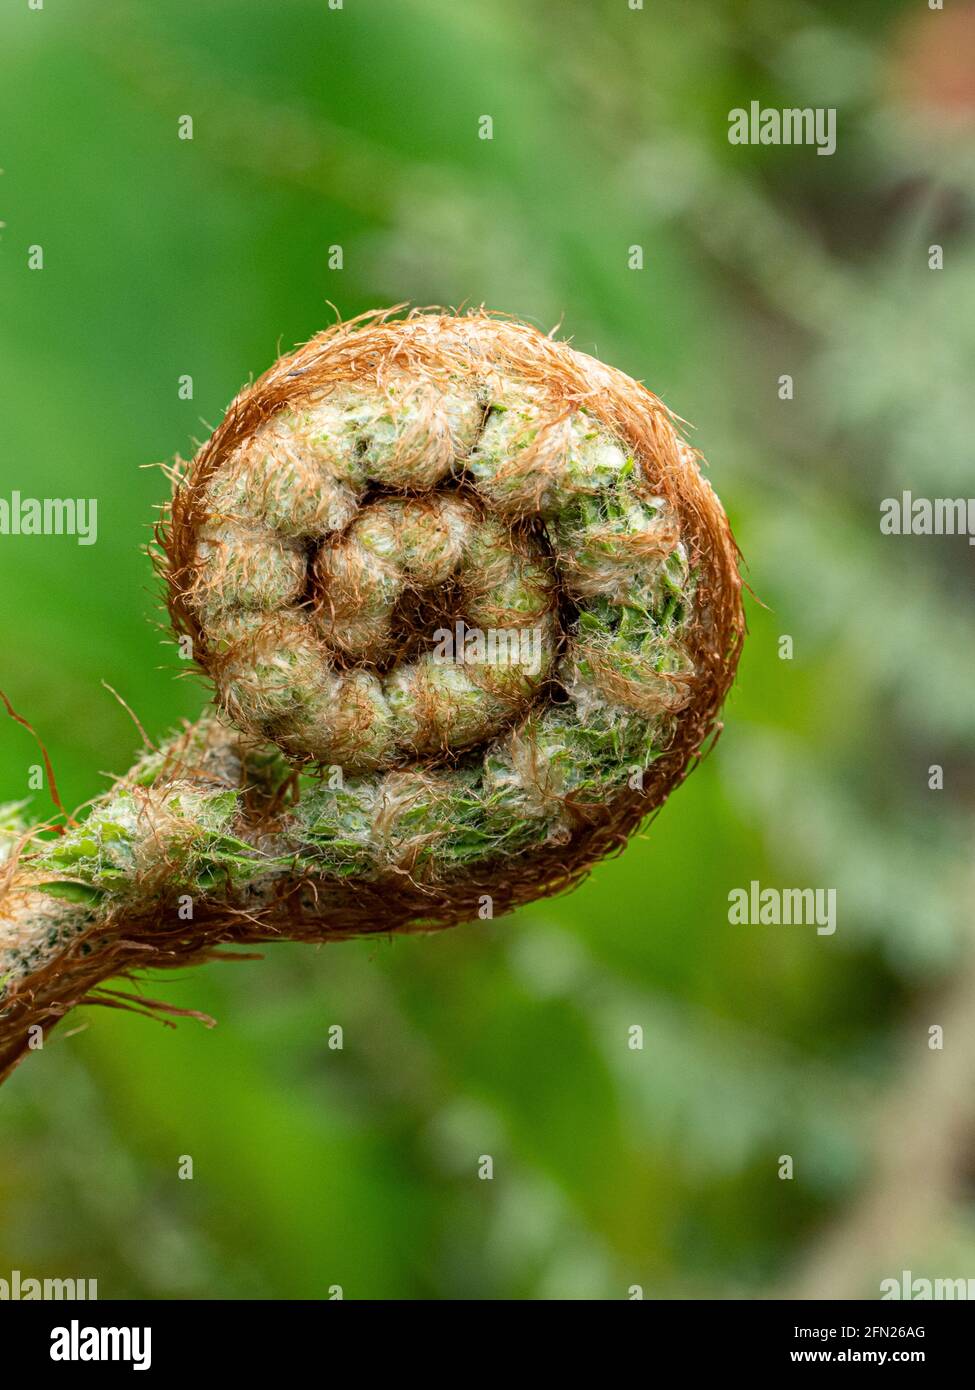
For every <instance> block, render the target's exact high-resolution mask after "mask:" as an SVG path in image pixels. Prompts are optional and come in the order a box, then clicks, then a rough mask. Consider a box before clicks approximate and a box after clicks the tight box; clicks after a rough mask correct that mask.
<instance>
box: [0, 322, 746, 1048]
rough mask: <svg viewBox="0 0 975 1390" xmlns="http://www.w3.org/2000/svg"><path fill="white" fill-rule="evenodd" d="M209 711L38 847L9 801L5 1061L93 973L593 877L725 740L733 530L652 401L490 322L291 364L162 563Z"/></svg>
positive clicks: (178, 513) (250, 399)
mask: <svg viewBox="0 0 975 1390" xmlns="http://www.w3.org/2000/svg"><path fill="white" fill-rule="evenodd" d="M154 555H155V559H156V562H157V565H158V567H159V569H160V571H161V573H162V575H163V577H164V580H165V585H166V593H167V601H168V607H169V612H170V616H171V619H172V623H173V627H174V629H175V632H176V634H177V636H178V638H179V642H180V649H181V654H182V655H183V656H186V657H190V658H191V659H192V660H194V661H195V663H196V664H197V666H198V667H199V668H200V670H202V671H203V672H204V673H205V674H206V676H207V677H208V678H209V680H210V681H211V682H212V686H213V691H214V697H215V709H214V710H213V711H212V712H211V713H209V714H207V715H205V716H204V717H203V718H202V719H201V720H200V722H199V723H198V724H196V725H195V726H193V727H191V728H188V729H186V730H184V731H183V732H181V733H180V734H179V735H178V736H176V737H175V738H173V739H172V740H171V741H170V742H168V743H167V744H165V745H164V746H163V747H162V748H161V749H160V750H159V751H157V752H152V753H149V754H147V755H146V756H143V757H142V758H141V759H140V760H139V761H138V762H137V763H136V764H135V766H134V767H133V768H132V769H131V771H130V772H129V773H127V774H126V776H124V777H122V778H120V779H119V781H118V782H117V783H116V784H115V785H114V786H113V787H112V788H111V790H110V791H109V792H107V793H106V794H105V795H103V796H101V797H99V798H98V799H97V800H96V801H95V802H94V803H92V805H91V807H90V810H89V811H88V813H87V814H86V816H85V818H84V819H83V820H82V821H81V822H80V823H75V822H74V821H72V820H68V819H66V820H65V823H64V824H63V825H61V826H60V827H59V829H60V832H61V833H60V834H58V835H57V836H56V837H54V838H44V837H43V836H41V835H38V834H37V833H36V832H32V831H31V828H30V827H29V826H28V825H27V824H25V823H24V822H22V820H21V819H20V815H19V812H18V810H17V809H16V808H7V811H6V812H5V813H2V814H0V875H2V878H0V1076H3V1075H5V1074H6V1073H7V1072H9V1070H10V1068H11V1067H12V1066H13V1065H14V1064H15V1063H16V1062H17V1060H18V1059H19V1058H20V1057H21V1055H22V1054H23V1052H24V1050H25V1048H26V1047H27V1046H29V1045H30V1042H31V1040H32V1039H33V1038H36V1037H37V1036H38V1035H39V1033H40V1035H43V1033H44V1031H46V1030H47V1029H49V1028H50V1027H51V1026H52V1025H53V1024H54V1023H56V1022H57V1020H58V1019H59V1018H61V1017H62V1016H63V1015H64V1014H65V1013H66V1012H67V1011H68V1010H69V1009H71V1008H72V1007H73V1006H74V1005H76V1004H78V1003H81V1002H85V1001H88V1002H93V1001H102V1002H109V1003H111V1002H114V1003H124V1002H126V1001H127V1000H129V999H131V998H132V996H128V995H126V994H125V993H123V992H120V991H107V990H105V989H104V988H103V982H104V981H106V980H108V979H111V978H114V977H120V976H121V977H125V976H129V975H131V973H132V972H133V971H136V970H139V969H144V968H146V967H156V968H158V967H166V966H183V965H186V964H188V963H191V962H194V961H201V960H206V959H209V958H212V957H214V956H215V955H218V954H220V951H221V948H222V947H224V946H226V945H227V944H230V943H258V942H264V941H271V940H281V939H283V938H284V939H291V940H305V941H326V940H337V939H343V938H347V937H351V936H357V935H362V934H366V933H377V932H393V931H429V930H432V929H436V928H441V927H447V926H451V925H454V924H456V923H460V922H465V921H471V920H474V919H476V918H478V917H485V916H489V915H490V916H494V915H499V914H501V913H505V912H509V911H511V909H513V908H515V907H517V906H518V905H519V904H522V903H526V902H528V901H530V900H531V899H533V898H538V897H541V896H544V895H547V894H551V893H555V892H559V891H561V890H564V889H566V888H570V887H572V886H574V885H575V884H577V883H578V882H579V880H580V879H581V878H582V877H583V876H584V874H585V873H586V871H587V869H588V868H589V866H590V865H592V864H593V863H594V862H595V861H596V860H598V859H600V858H602V857H603V856H605V855H607V854H610V853H612V852H614V851H616V850H619V849H620V848H621V847H622V846H623V845H624V844H625V842H626V839H627V837H628V836H629V835H630V833H631V832H632V831H633V830H634V829H635V828H636V827H637V826H638V825H639V824H640V822H641V821H643V820H644V819H645V818H646V816H647V815H648V813H649V812H651V811H653V810H654V809H655V808H656V807H658V806H659V805H660V804H661V803H662V801H663V800H664V799H665V797H666V796H667V794H668V793H669V791H670V790H671V788H672V787H674V786H675V785H676V784H677V783H678V782H679V781H680V780H681V779H682V778H683V777H684V776H685V774H686V772H687V771H688V769H689V767H690V766H691V765H692V764H693V761H694V760H695V758H696V757H697V755H698V754H699V752H700V750H701V748H702V745H703V744H704V743H705V741H706V740H707V739H708V738H709V736H710V735H711V734H712V733H713V732H714V731H715V729H716V727H717V726H716V719H717V715H718V711H719V708H720V705H721V702H722V700H723V698H724V696H725V694H726V692H727V690H728V687H729V685H730V683H731V681H732V678H733V675H734V671H735V667H736V664H737V660H738V655H739V651H740V647H741V642H742V634H743V630H744V624H743V616H742V604H741V581H740V577H739V573H738V565H737V558H738V557H737V550H736V547H735V543H734V540H733V538H732V535H731V531H730V529H729V526H728V522H727V519H726V517H725V514H724V512H723V511H722V509H721V506H720V504H719V502H718V500H717V498H716V497H715V495H714V493H713V492H712V490H711V488H710V486H709V485H708V484H707V483H706V482H705V481H704V480H703V478H702V477H701V474H700V472H699V469H698V462H697V456H696V455H695V453H694V451H693V450H692V449H691V448H690V447H689V446H688V445H687V444H686V443H685V442H684V441H683V440H682V438H681V437H680V434H679V433H678V431H677V428H676V427H675V423H674V420H673V419H672V417H671V416H670V414H669V413H668V411H667V410H666V408H665V407H664V406H663V405H662V404H661V402H660V401H659V400H658V399H657V398H656V397H655V396H653V395H651V393H650V392H649V391H647V390H646V389H645V388H644V387H643V386H641V385H639V384H638V383H637V382H635V381H633V380H631V379H630V378H629V377H627V376H625V375H624V374H623V373H621V372H619V371H616V370H614V369H612V368H610V367H607V366H605V365H603V364H602V363H600V362H598V361H596V360H595V359H593V358H591V357H587V356H584V355H583V354H582V353H579V352H576V351H574V350H573V349H572V348H570V347H569V346H568V345H567V344H565V343H561V342H556V341H554V340H553V339H552V338H550V337H545V336H544V335H543V334H541V333H539V332H538V331H537V330H535V329H534V328H530V327H528V326H526V325H525V324H522V323H518V322H513V321H510V320H507V319H503V318H497V317H491V316H488V315H486V314H484V313H481V312H477V313H470V314H466V315H463V316H460V317H454V316H448V315H446V314H441V313H439V312H417V311H414V312H412V313H409V314H408V315H407V316H406V317H405V318H397V317H394V315H393V312H392V311H390V312H384V313H372V314H367V315H363V316H362V317H360V318H358V319H355V320H353V321H351V322H347V323H339V324H336V325H335V326H334V327H332V328H330V329H329V330H327V331H326V332H323V333H321V334H319V335H318V336H317V337H315V338H313V339H312V340H311V342H309V343H308V344H306V345H305V346H304V347H301V348H299V349H298V350H297V351H296V352H293V353H291V354H290V355H288V356H285V357H282V358H280V359H279V360H278V361H277V362H275V364H274V365H273V366H272V367H271V369H270V370H269V371H268V372H267V373H266V374H265V375H264V376H263V377H261V378H260V379H259V380H258V381H257V382H256V383H255V384H254V385H252V386H250V387H248V388H247V389H246V390H244V391H243V392H242V393H241V394H240V395H239V396H238V397H237V399H236V400H235V401H234V403H233V404H232V405H231V407H230V409H229V411H228V412H227V415H226V418H225V419H224V421H223V423H222V424H221V425H220V427H219V428H218V429H217V431H216V432H215V433H214V434H213V436H212V437H211V438H210V439H209V440H208V441H207V443H206V444H205V445H204V446H203V448H202V449H201V450H200V452H199V453H198V454H197V456H196V458H195V459H194V460H193V462H192V464H190V465H189V466H188V467H186V468H185V469H181V470H177V472H176V474H175V478H174V490H173V497H172V500H171V503H170V506H169V509H168V513H167V515H166V517H165V520H164V521H163V523H162V524H161V526H160V528H159V530H158V534H157V544H156V546H155V547H154Z"/></svg>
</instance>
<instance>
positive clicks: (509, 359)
mask: <svg viewBox="0 0 975 1390" xmlns="http://www.w3.org/2000/svg"><path fill="white" fill-rule="evenodd" d="M395 312H396V311H392V310H391V311H388V312H375V313H370V314H367V315H363V316H361V317H360V318H358V319H355V320H352V321H349V322H342V323H337V324H335V325H334V326H333V327H332V328H330V329H328V330H326V331H325V332H322V333H320V334H318V335H316V336H315V337H314V338H313V339H311V341H310V342H308V343H306V344H305V345H304V346H302V347H300V348H298V349H297V351H295V352H293V353H291V354H289V355H287V356H284V357H281V358H279V359H278V361H276V362H275V363H274V365H273V366H272V367H271V368H270V369H269V370H268V371H267V372H265V373H264V375H263V376H261V377H260V378H259V379H258V380H257V381H256V382H254V384H253V385H251V386H249V387H247V388H246V389H245V390H243V391H242V392H241V393H240V395H239V396H238V397H237V398H236V400H235V401H234V402H233V404H232V405H231V406H230V408H229V410H228V411H227V414H226V417H225V419H224V421H223V423H222V424H221V425H220V426H219V428H218V429H217V430H216V431H215V433H214V434H213V435H212V436H211V437H210V439H209V440H208V441H207V442H206V443H205V444H204V445H203V447H202V448H201V450H200V451H199V453H198V454H197V456H196V458H195V459H194V460H193V462H192V464H191V465H190V466H189V467H188V469H187V471H186V472H185V474H183V475H179V476H178V477H177V480H176V485H175V490H174V495H173V498H172V502H171V507H170V510H169V514H168V516H167V517H166V519H165V520H164V522H163V523H162V524H161V526H160V528H159V530H158V537H157V538H158V541H159V546H160V553H159V556H158V557H157V558H158V560H159V565H160V569H161V572H162V574H163V576H164V578H165V582H166V586H167V602H168V607H169V613H170V616H171V620H172V625H173V628H174V630H175V632H176V633H177V634H188V635H189V636H190V637H191V638H192V639H193V643H194V650H195V651H196V652H198V653H200V654H201V664H202V665H203V667H204V669H205V668H206V660H207V658H206V642H205V639H204V636H203V634H202V632H201V630H200V626H199V623H198V621H197V618H196V616H195V614H194V611H193V608H192V606H191V605H190V604H189V603H188V602H187V594H188V593H189V591H190V590H191V587H192V583H193V576H194V564H195V547H196V537H197V532H198V530H199V528H200V526H201V524H202V523H203V521H204V520H205V517H206V512H207V507H206V501H205V496H204V493H205V488H206V486H207V483H208V482H209V480H210V479H211V478H212V477H213V475H214V473H215V472H216V470H217V469H218V468H220V467H221V465H222V464H223V463H224V462H225V461H226V460H227V459H228V458H229V457H230V455H231V454H232V453H233V452H234V450H235V449H236V448H237V446H238V445H240V444H241V443H242V442H244V441H246V440H247V439H248V438H249V437H250V436H251V435H252V434H253V433H254V431H255V430H257V429H258V428H259V427H260V426H261V425H263V424H264V423H265V422H266V421H268V420H269V419H270V418H271V417H272V416H273V415H274V414H275V413H276V412H277V411H279V410H280V409H281V408H282V407H284V406H288V405H295V404H299V403H301V402H303V401H304V400H305V399H306V398H307V397H308V395H309V393H311V392H313V391H321V389H322V388H325V387H329V386H332V385H335V384H337V383H342V382H348V381H353V380H360V381H361V380H373V381H376V382H379V383H381V382H382V380H383V377H384V374H385V373H387V372H388V371H389V370H391V369H397V370H400V369H407V370H419V371H420V372H422V373H423V374H424V375H431V376H433V377H438V376H443V377H444V378H446V377H447V376H448V375H450V374H456V373H458V372H459V373H463V374H464V375H465V376H466V375H468V374H470V373H471V372H472V371H476V370H477V369H478V364H479V363H480V364H482V365H489V366H490V367H493V368H495V369H500V370H501V371H503V372H506V373H508V372H510V373H511V374H513V375H517V376H519V377H521V378H522V379H524V380H527V381H529V382H538V383H542V384H544V385H545V386H546V387H547V388H549V389H550V390H553V391H554V392H555V393H556V396H557V398H558V400H560V401H561V402H562V404H563V405H564V409H565V412H566V413H568V412H570V411H571V410H573V409H576V408H578V407H579V406H583V405H584V406H585V408H586V410H587V411H588V412H590V413H591V414H592V415H594V416H595V417H597V418H598V419H599V420H601V421H603V422H604V423H605V424H606V425H607V426H608V427H609V428H610V429H611V430H613V431H614V432H615V433H616V434H617V435H619V436H621V437H622V438H623V439H624V440H625V441H627V442H628V444H629V445H630V446H631V447H632V449H633V450H634V453H635V456H636V458H637V460H638V463H639V466H640V467H641V469H642V470H643V473H644V476H645V478H646V480H647V482H648V483H649V485H650V487H651V488H652V489H653V491H654V492H655V493H657V494H660V495H663V496H665V497H667V498H668V499H669V500H670V502H671V503H672V504H673V506H674V508H675V510H676V512H677V516H678V518H679V522H680V529H681V537H682V540H683V541H684V544H685V545H686V546H687V548H688V552H689V556H690V561H691V564H692V566H694V567H695V568H696V569H697V570H698V572H699V575H700V578H699V582H698V584H697V588H696V591H695V600H694V604H695V607H694V615H693V619H692V622H691V624H690V625H689V627H688V629H687V634H686V641H687V645H688V650H689V653H690V655H691V658H692V661H693V671H694V674H693V677H692V680H691V685H692V690H691V698H690V703H689V704H688V705H687V706H686V708H684V709H683V711H682V712H681V713H680V715H679V717H678V718H677V720H676V721H675V727H676V732H675V735H674V738H673V740H672V742H671V744H670V746H669V748H668V749H667V751H666V752H665V753H664V754H663V755H662V756H661V757H659V758H658V759H657V760H656V761H654V762H653V763H652V765H651V766H650V768H649V769H648V770H647V772H646V774H645V778H644V788H643V790H642V791H630V790H626V791H623V792H620V793H618V794H616V795H614V796H613V797H612V798H611V799H608V800H607V801H606V803H605V804H603V805H600V806H593V805H592V804H587V805H586V806H584V807H583V806H580V807H579V808H578V817H577V824H576V827H575V830H574V832H573V833H572V836H571V839H570V840H569V841H568V843H565V844H560V845H547V846H545V847H543V848H540V849H535V850H532V851H529V852H527V853H524V854H522V855H520V856H512V857H510V858H505V859H504V860H503V861H502V862H501V863H500V864H499V863H498V862H497V861H496V862H494V863H493V864H486V865H485V866H484V867H483V869H482V870H481V871H480V872H478V871H475V870H471V869H470V868H465V869H464V870H463V871H462V872H460V873H457V874H455V875H454V876H453V877H450V876H448V877H445V878H443V879H442V880H441V881H439V882H436V883H434V884H430V883H424V884H422V885H420V884H417V883H414V882H412V881H411V880H410V878H409V877H408V876H406V875H404V874H401V873H397V874H391V875H389V876H387V877H385V878H384V879H381V880H378V881H372V882H365V881H359V880H356V881H354V882H351V883H350V882H349V881H347V880H337V879H329V878H324V877H323V878H319V879H317V880H314V879H311V880H306V881H304V882H300V883H292V884H291V885H290V886H289V888H288V890H287V891H285V892H282V894H281V895H280V896H279V897H278V898H277V899H276V900H275V901H273V902H272V903H270V904H267V905H264V906H262V909H261V911H260V913H257V914H255V913H252V912H248V911H245V910H244V909H243V908H242V907H240V906H237V905H234V904H228V903H227V902H225V901H214V902H203V903H200V904H198V906H197V909H196V912H195V918H194V920H193V921H192V922H189V923H180V924H179V925H178V926H176V925H174V922H173V918H172V916H171V915H167V917H166V921H165V923H164V924H161V923H160V914H159V910H158V905H154V907H153V910H152V911H151V913H149V915H148V916H146V917H140V916H139V915H136V914H132V913H131V912H130V913H127V914H126V915H125V916H124V917H119V918H113V919H110V920H108V921H102V922H100V923H99V924H98V926H97V927H96V928H92V930H91V931H90V932H89V933H88V934H87V937H88V939H87V940H86V939H85V938H81V939H79V940H77V941H75V942H74V943H73V944H72V946H71V947H70V948H68V949H67V950H66V951H64V952H63V953H62V954H61V955H59V956H58V957H57V958H55V959H53V960H51V961H50V962H49V963H48V964H47V965H46V966H45V967H44V968H43V969H41V970H40V971H38V972H37V973H36V974H35V975H34V976H33V977H32V978H31V979H30V980H28V981H25V982H24V984H23V985H22V986H21V987H20V988H18V990H17V991H16V994H15V996H14V998H13V1000H12V1003H11V1006H10V1007H9V1008H8V1009H7V1011H6V1013H5V1016H4V1017H3V1018H2V1019H0V1079H2V1077H3V1076H5V1075H6V1074H7V1073H8V1072H9V1070H10V1069H11V1068H12V1066H14V1065H15V1064H16V1062H17V1061H18V1060H19V1058H20V1057H21V1055H22V1054H23V1051H24V1049H25V1045H26V1030H27V1028H28V1027H29V1025H30V1024H32V1023H40V1024H41V1025H42V1026H43V1028H44V1029H45V1032H46V1031H47V1030H49V1028H50V1027H51V1026H52V1024H54V1023H55V1022H57V1020H58V1019H59V1018H60V1017H61V1016H63V1015H64V1014H65V1013H67V1012H68V1011H69V1010H70V1009H71V1008H73V1007H74V1006H75V1005H76V1004H79V1003H84V1002H99V1003H102V1004H108V1005H115V1006H117V1007H127V1006H131V1005H132V1004H135V1005H143V1006H145V1004H146V1001H145V1000H143V999H142V998H141V996H139V995H131V996H129V995H127V994H126V993H116V994H112V993H111V992H107V991H105V990H101V991H99V986H100V985H101V983H102V982H103V981H105V980H107V979H110V978H115V977H119V976H129V975H131V973H132V972H134V971H143V970H145V969H147V968H169V967H176V966H179V967H183V966H186V965H190V964H193V963H196V962H200V961H205V960H209V959H212V958H214V957H215V956H218V955H219V954H220V953H221V949H220V948H221V947H224V946H227V945H233V944H245V945H252V944H259V943H264V942H268V941H274V940H291V941H307V942H322V941H335V940H344V939H347V938H349V937H354V936H363V935H371V934H378V933H392V932H406V931H433V930H440V929H443V928H446V927H450V926H454V925H457V924H460V923H463V922H469V921H471V920H474V919H476V918H477V915H478V905H479V901H480V900H481V898H482V897H483V896H484V895H490V897H491V898H492V900H493V911H494V915H502V914H504V913H507V912H510V911H512V910H513V909H514V908H517V907H518V906H520V905H522V904H524V903H527V902H531V901H533V900H534V899H537V898H540V897H545V896H549V895H551V894H555V893H560V892H565V891H567V890H570V889H572V888H574V887H575V886H576V885H577V884H578V883H579V882H580V880H581V879H583V878H584V877H585V875H586V874H587V872H588V870H589V869H590V867H591V866H592V865H593V864H594V863H595V862H597V861H598V860H600V859H603V858H605V857H606V856H607V855H611V854H615V853H617V852H619V851H620V850H622V849H623V847H624V846H625V845H626V842H627V840H628V838H629V836H630V835H631V834H632V833H633V831H634V830H635V829H636V828H637V827H638V826H639V825H640V823H641V822H643V821H645V820H646V819H647V818H648V816H650V815H651V814H652V813H653V812H655V811H656V810H657V809H658V808H659V807H660V806H661V805H662V804H663V802H664V801H665V799H666V798H667V796H668V795H669V794H670V792H671V791H672V790H673V788H674V787H675V786H677V785H678V784H679V783H680V782H681V781H682V780H683V779H684V777H686V775H687V773H688V772H689V771H690V769H691V768H692V767H693V766H695V764H696V762H697V760H698V759H699V758H700V756H701V755H702V752H703V750H704V749H705V748H706V747H707V746H709V744H710V743H711V742H713V739H714V737H715V736H716V735H717V733H718V731H719V730H720V725H719V723H718V713H719V710H720V707H721V704H722V702H723V700H724V698H725V695H726V694H727V692H728V689H729V686H730V685H731V683H732V680H733V678H734V674H735V669H736V666H737V662H738V658H739V654H740V650H741V646H742V641H743V635H744V614H743V607H742V581H741V578H740V575H739V568H738V562H739V553H738V549H737V546H736V544H735V541H734V538H733V536H732V533H731V529H730V527H729V524H728V520H727V518H726V516H725V513H724V511H723V509H722V507H721V505H720V503H719V501H718V499H717V498H716V496H715V494H714V492H713V491H712V489H711V487H710V485H709V484H708V483H707V481H706V480H705V479H704V478H703V477H702V475H701V472H700V470H699V455H698V454H697V453H696V451H694V450H693V449H692V448H690V447H689V446H688V445H687V444H686V443H685V442H684V441H683V440H682V438H681V436H680V434H679V433H678V429H677V427H676V423H675V419H674V417H673V416H672V415H671V413H670V412H669V411H668V410H667V408H666V407H665V406H664V405H663V404H662V402H661V401H660V400H658V399H657V397H656V396H654V395H653V394H652V393H651V392H650V391H648V390H647V389H646V388H645V387H644V386H642V385H641V384H639V383H638V382H636V381H634V380H632V379H631V378H629V377H628V376H626V375H625V374H624V373H622V372H620V371H617V370H615V369H613V368H610V367H607V366H605V365H604V364H602V363H600V362H598V361H596V360H595V359H593V358H591V357H588V356H585V355H583V354H581V353H579V352H576V351H575V350H574V349H572V348H571V347H569V346H568V345H567V344H565V343H562V342H557V341H555V340H553V339H552V338H550V337H547V336H545V335H544V334H542V333H540V332H538V331H537V330H536V329H534V328H531V327H528V326H526V325H525V324H522V323H518V322H513V321H509V320H506V319H503V318H496V317H492V316H489V315H486V314H484V313H482V312H475V313H470V314H467V315H464V316H460V317H454V316H449V315H446V314H440V313H436V312H430V311H424V312H419V311H414V312H412V313H410V314H409V315H407V316H406V317H405V318H395V317H392V315H393V314H394V313H395ZM264 813H265V812H261V814H264ZM93 945H94V949H92V946H93ZM86 952H87V953H86ZM149 1007H152V1008H157V1007H161V1008H163V1009H165V1008H166V1006H165V1005H162V1006H157V1005H155V1004H151V1005H149ZM173 1012H179V1011H178V1010H173Z"/></svg>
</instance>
